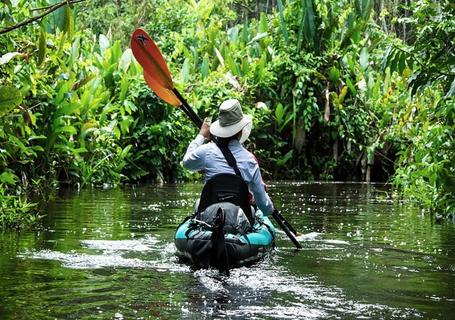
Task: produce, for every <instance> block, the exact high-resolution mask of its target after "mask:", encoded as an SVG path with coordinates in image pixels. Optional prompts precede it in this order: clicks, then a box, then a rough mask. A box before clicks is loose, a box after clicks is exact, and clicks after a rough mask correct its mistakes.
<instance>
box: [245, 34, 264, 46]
mask: <svg viewBox="0 0 455 320" xmlns="http://www.w3.org/2000/svg"><path fill="white" fill-rule="evenodd" d="M268 35H269V34H268V33H267V32H264V33H259V34H257V35H256V36H255V37H254V38H253V39H251V41H250V42H248V45H251V44H253V43H254V42H256V41H259V40H261V39H263V38H265V37H267V36H268Z"/></svg>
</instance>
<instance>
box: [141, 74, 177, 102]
mask: <svg viewBox="0 0 455 320" xmlns="http://www.w3.org/2000/svg"><path fill="white" fill-rule="evenodd" d="M144 79H145V81H146V82H147V84H148V86H149V87H150V89H152V90H153V92H155V93H156V95H157V96H158V97H160V98H161V99H163V100H164V101H166V102H167V103H169V104H172V105H173V106H176V107H179V106H181V104H182V103H181V102H180V100H179V99H178V98H177V97H176V95H175V93H174V92H173V91H171V90H169V89H167V88H164V87H162V86H160V85H159V84H158V82H157V81H156V80H155V78H154V77H152V76H151V75H149V74H148V73H147V72H145V71H144Z"/></svg>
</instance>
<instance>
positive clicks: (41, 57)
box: [38, 25, 47, 66]
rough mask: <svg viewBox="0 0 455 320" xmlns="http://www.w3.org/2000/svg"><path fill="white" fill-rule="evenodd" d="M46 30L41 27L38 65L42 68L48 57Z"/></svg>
mask: <svg viewBox="0 0 455 320" xmlns="http://www.w3.org/2000/svg"><path fill="white" fill-rule="evenodd" d="M46 34H47V32H46V30H45V29H44V26H43V25H41V27H40V37H39V44H38V65H39V66H40V65H41V64H42V63H43V61H44V58H45V56H46Z"/></svg>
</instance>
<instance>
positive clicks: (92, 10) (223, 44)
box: [0, 0, 455, 227]
mask: <svg viewBox="0 0 455 320" xmlns="http://www.w3.org/2000/svg"><path fill="white" fill-rule="evenodd" d="M454 13H455V7H454V5H453V3H452V2H451V1H448V0H442V1H430V0H418V1H406V0H381V1H376V2H374V1H372V0H342V1H333V0H294V1H284V0H277V1H273V0H272V1H262V0H261V1H236V0H228V1H226V0H223V1H221V0H211V1H209V0H201V1H184V0H169V1H163V0H154V1H145V0H141V1H131V0H128V1H104V0H96V1H84V0H72V1H61V2H60V1H56V0H36V1H25V0H7V1H2V2H1V3H0V21H1V24H0V49H1V50H0V168H1V170H0V205H1V206H2V210H1V212H0V224H1V225H3V226H13V227H20V226H23V225H28V224H30V223H33V222H35V221H36V218H37V216H36V215H37V212H39V208H40V205H38V204H40V203H45V202H46V200H47V199H48V198H49V197H51V196H52V190H55V189H56V188H58V187H61V186H63V185H70V186H77V187H81V188H83V187H88V186H104V187H111V186H118V185H121V184H122V183H139V182H157V181H167V182H175V181H183V180H188V179H194V178H196V177H197V176H195V175H191V174H189V173H188V172H187V171H185V170H184V169H183V168H182V167H181V166H180V160H181V157H182V155H183V152H184V150H185V148H186V146H187V144H188V143H189V141H190V140H191V139H192V138H193V137H194V135H195V133H196V129H195V128H193V127H192V126H191V123H190V121H189V120H188V119H186V118H185V115H184V114H183V113H181V112H179V111H178V110H175V108H174V107H172V106H169V105H166V104H165V103H164V102H162V101H160V100H159V99H158V98H157V97H156V96H154V94H153V93H152V92H151V91H150V90H149V89H148V87H147V86H146V84H145V82H144V80H143V76H142V70H141V67H140V66H139V65H138V64H137V62H136V61H134V59H133V57H132V54H131V50H130V49H129V39H130V34H131V32H132V31H133V30H134V29H135V28H138V27H141V28H143V29H145V30H146V31H147V32H148V33H149V34H150V35H151V36H152V37H153V38H154V39H155V41H156V42H157V43H158V45H159V47H160V48H161V50H162V52H163V54H164V55H165V57H166V58H167V62H168V64H169V66H170V68H171V73H172V74H173V77H174V80H175V83H176V86H177V87H178V89H179V91H180V92H182V93H184V95H185V97H186V98H187V100H188V101H189V102H190V104H191V105H192V106H193V107H194V108H195V109H196V110H197V112H198V114H199V115H201V116H205V115H215V114H216V110H217V106H218V104H219V102H220V101H221V100H223V99H225V98H228V97H236V98H238V99H239V100H240V101H241V102H242V104H243V106H244V109H245V110H246V112H248V113H251V114H253V115H254V119H255V120H254V127H255V129H254V132H253V134H252V136H251V138H250V141H249V142H248V147H249V148H250V149H251V150H252V151H253V152H254V153H255V155H256V156H257V157H258V159H259V161H260V163H261V167H262V168H263V170H264V173H263V174H264V176H265V177H266V178H269V179H277V178H278V179H297V180H327V181H332V180H337V181H339V180H349V181H350V180H355V181H367V182H370V181H380V182H386V181H387V182H392V183H393V184H394V186H395V190H396V191H397V196H400V197H401V196H404V197H406V198H407V199H413V200H415V202H416V203H417V204H418V205H420V206H422V208H424V209H425V210H427V211H429V212H433V213H436V214H437V215H438V216H449V215H453V214H454V211H455V200H454V197H453V194H455V187H454V186H455V142H454V126H455V124H454V113H455V101H454V94H455V70H454V68H455V67H454V66H455V57H454V52H455V48H454V41H455V20H454V19H453V16H454Z"/></svg>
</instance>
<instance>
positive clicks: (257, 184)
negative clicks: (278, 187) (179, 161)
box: [183, 99, 273, 215]
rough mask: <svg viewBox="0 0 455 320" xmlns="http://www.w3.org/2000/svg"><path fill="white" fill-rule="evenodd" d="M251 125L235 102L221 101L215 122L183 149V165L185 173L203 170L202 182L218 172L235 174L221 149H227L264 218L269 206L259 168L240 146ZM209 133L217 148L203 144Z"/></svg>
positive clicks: (250, 120)
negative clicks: (184, 152)
mask: <svg viewBox="0 0 455 320" xmlns="http://www.w3.org/2000/svg"><path fill="white" fill-rule="evenodd" d="M251 125H252V118H251V117H250V116H244V115H243V113H242V110H241V107H240V104H239V102H238V101H237V100H233V99H231V100H227V101H225V102H223V103H222V104H221V106H220V114H219V120H217V121H216V122H214V123H213V124H212V125H211V126H209V125H208V124H207V123H204V124H203V125H202V127H201V131H200V132H199V135H198V136H197V137H196V139H194V140H193V141H192V142H191V143H190V145H189V147H188V149H187V152H186V154H185V156H184V158H183V165H184V166H185V167H186V168H187V169H189V170H195V171H204V173H205V181H206V182H207V181H208V180H210V179H211V178H213V177H214V176H215V175H217V174H220V173H232V174H235V173H236V172H235V170H234V168H233V167H232V166H231V165H230V164H229V163H228V161H227V159H226V156H225V154H223V152H222V150H221V149H222V148H226V147H227V149H228V150H227V151H226V150H225V151H224V152H225V153H226V152H227V153H229V152H230V153H232V155H233V157H234V159H235V163H236V165H237V167H238V169H239V173H240V175H241V177H242V178H243V179H244V180H245V182H246V183H247V184H248V187H249V189H250V191H251V192H252V193H253V195H254V199H255V201H256V204H257V206H258V207H259V209H260V210H261V211H262V212H263V214H265V215H268V214H271V213H272V211H273V204H272V202H271V200H270V198H269V196H268V195H267V193H266V191H265V185H264V183H263V181H262V177H261V173H260V169H259V165H258V163H257V161H256V158H255V157H254V156H253V155H252V154H251V153H250V152H249V151H248V150H246V149H245V148H244V147H243V145H242V142H243V141H245V140H246V139H247V138H248V136H249V133H250V131H251ZM210 133H211V134H212V135H214V136H216V137H218V139H217V144H218V145H217V144H216V143H214V142H209V143H207V144H204V141H205V140H206V139H208V138H209V137H210ZM227 155H228V156H229V154H227Z"/></svg>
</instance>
